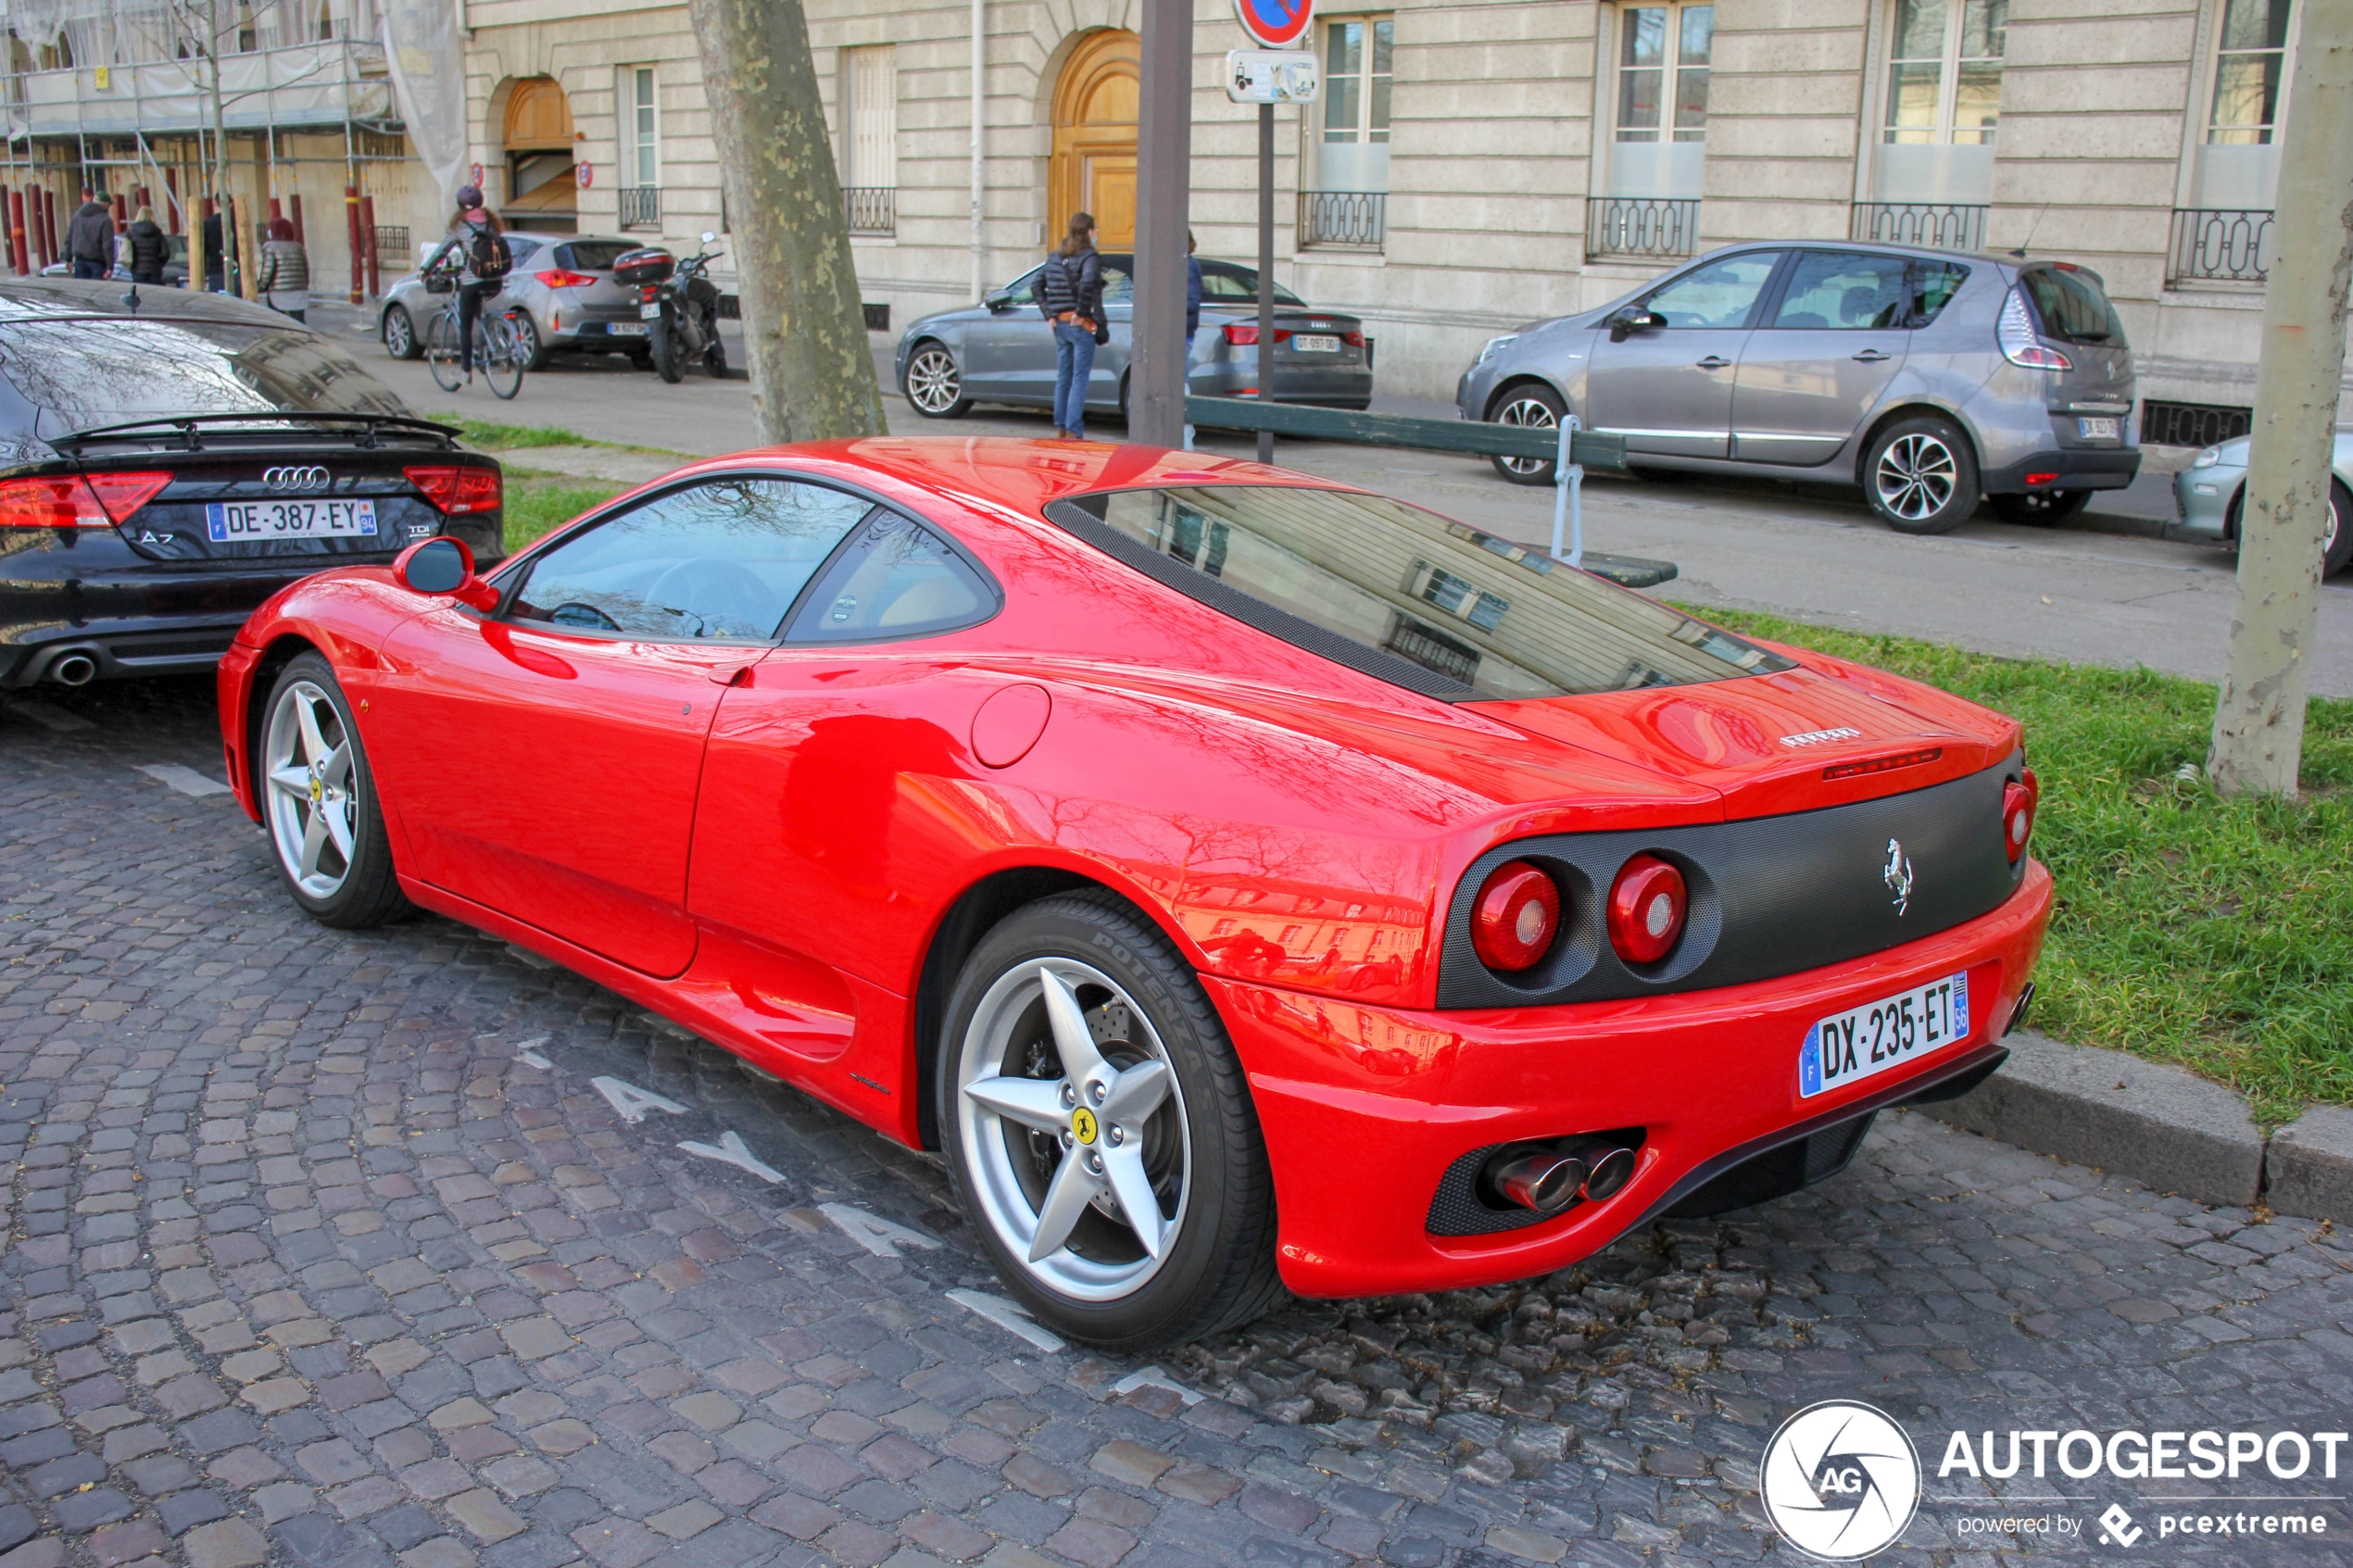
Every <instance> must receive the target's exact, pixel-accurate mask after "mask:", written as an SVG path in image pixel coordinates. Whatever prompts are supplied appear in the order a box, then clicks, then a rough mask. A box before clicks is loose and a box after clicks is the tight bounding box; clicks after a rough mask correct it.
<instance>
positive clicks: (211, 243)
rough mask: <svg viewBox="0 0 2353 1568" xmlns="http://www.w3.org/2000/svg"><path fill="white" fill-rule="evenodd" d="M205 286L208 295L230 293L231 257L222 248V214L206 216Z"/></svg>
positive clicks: (216, 211) (209, 213)
mask: <svg viewBox="0 0 2353 1568" xmlns="http://www.w3.org/2000/svg"><path fill="white" fill-rule="evenodd" d="M204 286H205V288H206V290H207V291H208V293H212V294H226V293H228V292H229V257H227V255H225V254H224V253H223V252H222V251H221V248H220V212H219V211H218V210H215V211H212V212H208V213H206V214H205V215H204Z"/></svg>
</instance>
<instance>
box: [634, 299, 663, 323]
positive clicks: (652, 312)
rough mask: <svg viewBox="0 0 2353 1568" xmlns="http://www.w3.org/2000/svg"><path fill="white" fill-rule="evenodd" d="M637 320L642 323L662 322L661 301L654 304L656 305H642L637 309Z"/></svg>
mask: <svg viewBox="0 0 2353 1568" xmlns="http://www.w3.org/2000/svg"><path fill="white" fill-rule="evenodd" d="M637 320H640V321H659V320H661V303H660V302H659V301H657V302H655V303H654V304H652V305H640V306H639V307H637Z"/></svg>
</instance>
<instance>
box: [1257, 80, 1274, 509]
mask: <svg viewBox="0 0 2353 1568" xmlns="http://www.w3.org/2000/svg"><path fill="white" fill-rule="evenodd" d="M1258 400H1259V401H1260V402H1261V403H1272V402H1273V401H1274V400H1275V106H1274V105H1272V104H1261V105H1259V106H1258ZM1258 460H1259V461H1260V462H1262V463H1271V462H1273V461H1274V460H1275V433H1274V432H1273V431H1271V430H1262V431H1260V432H1259V433H1258Z"/></svg>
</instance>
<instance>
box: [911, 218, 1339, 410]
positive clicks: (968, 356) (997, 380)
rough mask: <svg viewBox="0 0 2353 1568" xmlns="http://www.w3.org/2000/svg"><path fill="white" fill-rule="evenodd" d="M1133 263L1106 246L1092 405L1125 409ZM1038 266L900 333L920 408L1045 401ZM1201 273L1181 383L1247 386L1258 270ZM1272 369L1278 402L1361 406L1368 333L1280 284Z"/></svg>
mask: <svg viewBox="0 0 2353 1568" xmlns="http://www.w3.org/2000/svg"><path fill="white" fill-rule="evenodd" d="M1134 267H1135V257H1132V256H1125V255H1120V254H1117V253H1114V252H1106V253H1104V255H1103V257H1102V272H1103V314H1104V315H1105V316H1106V317H1107V318H1109V324H1110V327H1111V341H1110V342H1109V343H1107V344H1105V345H1102V347H1101V348H1100V349H1098V350H1097V351H1096V354H1095V370H1094V374H1093V376H1092V377H1090V378H1089V379H1088V386H1087V408H1088V412H1089V413H1100V414H1118V415H1121V416H1123V417H1124V416H1125V415H1126V408H1127V361H1128V318H1129V316H1130V314H1131V313H1132V310H1133V307H1134V303H1135V282H1134V278H1133V269H1134ZM1040 270H1042V269H1038V268H1033V269H1031V270H1029V271H1027V272H1025V273H1023V274H1022V275H1021V276H1020V277H1019V278H1016V279H1015V280H1013V282H1010V283H1008V284H1006V285H1005V286H1004V287H1003V288H1001V289H999V290H998V291H997V292H996V293H994V294H992V295H989V296H988V298H987V299H985V300H983V301H981V302H980V303H979V304H978V305H972V306H966V307H963V309H961V310H942V311H938V312H936V313H935V314H933V315H929V316H925V317H924V318H923V319H921V320H918V321H916V322H915V323H913V324H912V326H910V327H909V328H908V329H907V330H906V332H903V333H901V334H900V339H899V355H898V371H899V389H900V392H902V393H904V394H905V395H906V398H907V406H908V407H909V408H912V409H914V410H915V412H917V413H918V414H921V415H923V416H924V417H925V418H926V419H934V420H952V419H956V418H959V417H961V416H962V415H963V413H964V412H965V411H966V410H968V409H969V408H972V406H973V405H974V404H975V402H985V403H1011V404H1014V405H1017V406H1021V407H1027V408H1051V407H1053V402H1054V330H1053V326H1052V324H1051V323H1050V322H1049V321H1048V320H1046V319H1045V317H1044V316H1042V315H1040V314H1039V313H1038V272H1039V271H1040ZM1201 274H1202V301H1201V330H1200V331H1199V332H1196V333H1194V334H1193V348H1192V360H1191V368H1190V370H1189V371H1188V372H1187V384H1188V385H1189V388H1190V390H1191V391H1192V392H1193V393H1194V394H1196V395H1202V396H1230V395H1238V394H1247V393H1254V392H1256V390H1257V388H1258V270H1257V269H1255V268H1252V267H1240V266H1237V265H1235V264H1234V263H1233V262H1230V261H1212V260H1209V259H1206V258H1204V259H1203V260H1202V264H1201ZM1274 371H1275V397H1276V400H1277V402H1282V403H1313V404H1317V405H1320V406H1322V407H1324V408H1369V407H1370V406H1371V404H1372V401H1373V342H1372V339H1370V338H1368V337H1366V336H1365V324H1364V322H1362V321H1361V320H1357V318H1355V317H1353V316H1350V315H1346V314H1344V313H1341V312H1339V311H1331V310H1316V309H1314V308H1311V307H1309V306H1308V304H1307V302H1306V301H1305V300H1303V299H1301V298H1300V297H1299V296H1298V295H1295V294H1293V293H1291V292H1290V290H1289V289H1287V288H1284V287H1282V286H1281V285H1279V284H1277V286H1276V289H1275V345H1274Z"/></svg>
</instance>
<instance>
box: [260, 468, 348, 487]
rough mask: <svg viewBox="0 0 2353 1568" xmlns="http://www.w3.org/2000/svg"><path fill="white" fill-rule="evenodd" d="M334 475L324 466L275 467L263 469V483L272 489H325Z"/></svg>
mask: <svg viewBox="0 0 2353 1568" xmlns="http://www.w3.org/2000/svg"><path fill="white" fill-rule="evenodd" d="M334 482H335V480H334V475H333V474H331V473H329V472H328V471H327V470H325V469H322V468H316V467H313V468H275V469H263V470H261V483H264V484H266V485H268V486H270V488H271V489H272V490H324V489H327V488H329V487H330V486H331V485H333V483H334Z"/></svg>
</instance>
